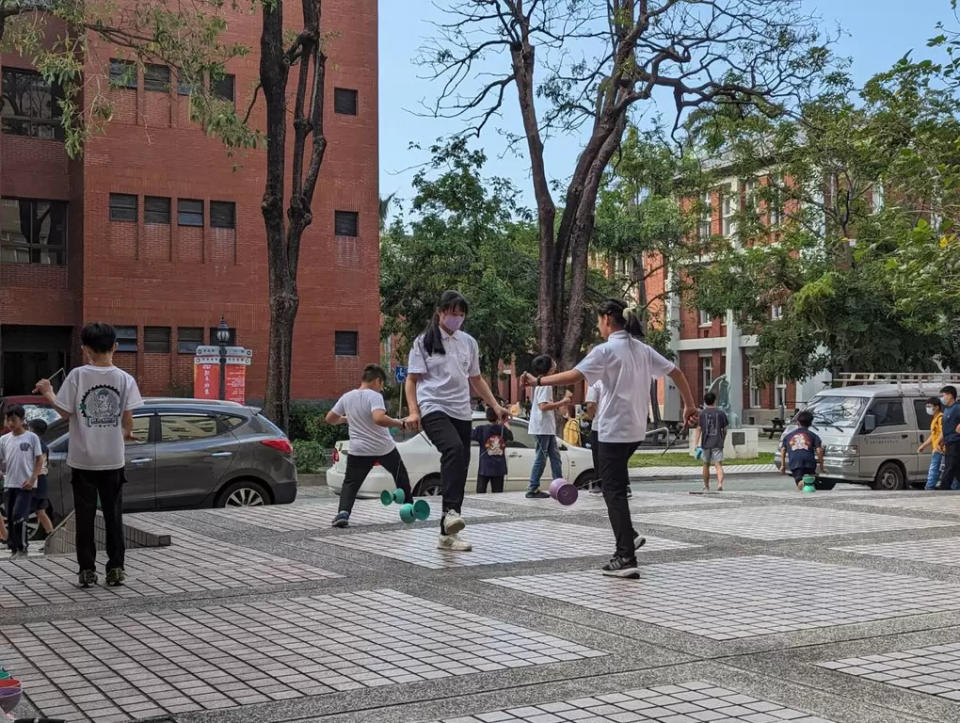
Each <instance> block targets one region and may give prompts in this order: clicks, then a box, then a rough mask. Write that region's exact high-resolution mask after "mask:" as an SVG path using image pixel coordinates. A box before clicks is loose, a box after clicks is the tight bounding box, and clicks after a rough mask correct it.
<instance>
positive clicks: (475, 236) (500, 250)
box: [380, 139, 537, 379]
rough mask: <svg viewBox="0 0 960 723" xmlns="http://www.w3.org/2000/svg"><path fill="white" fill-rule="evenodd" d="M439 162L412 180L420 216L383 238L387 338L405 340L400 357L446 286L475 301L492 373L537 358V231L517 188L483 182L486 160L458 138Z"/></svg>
mask: <svg viewBox="0 0 960 723" xmlns="http://www.w3.org/2000/svg"><path fill="white" fill-rule="evenodd" d="M431 152H432V155H433V160H432V162H431V163H430V165H429V167H428V168H427V169H424V170H421V171H420V172H419V173H417V175H416V177H415V178H414V180H413V187H414V189H415V191H416V195H415V197H414V199H413V203H412V210H413V212H414V213H415V214H416V219H415V220H414V221H413V222H412V223H411V224H410V226H409V228H407V227H405V225H404V223H403V220H402V219H397V220H396V221H395V222H394V223H393V225H392V226H391V227H390V228H389V229H388V231H387V233H386V234H384V236H383V238H382V241H381V253H380V257H381V259H380V293H381V297H382V311H383V315H384V323H383V334H384V337H385V338H386V337H389V336H391V335H396V336H398V337H399V347H398V349H397V351H398V353H399V354H400V356H401V357H403V356H405V354H406V353H407V351H409V348H410V344H411V343H412V342H413V340H414V338H416V336H417V335H418V334H419V333H420V332H421V331H422V329H423V327H424V324H425V323H426V321H427V320H428V319H430V318H431V317H432V316H433V312H434V308H435V306H436V303H437V299H438V298H439V297H440V294H441V293H442V292H443V291H444V290H445V289H458V290H460V291H461V293H463V295H464V296H465V297H466V298H467V300H468V301H469V302H470V314H469V316H468V319H467V324H466V329H467V331H469V332H470V334H472V335H473V336H474V337H475V338H476V339H477V343H478V345H479V347H480V355H481V363H482V365H483V370H484V372H485V373H486V374H487V375H488V376H489V377H490V378H491V379H496V376H497V372H498V368H499V362H500V361H501V360H505V361H510V360H511V359H512V358H514V357H515V356H517V355H520V354H524V353H526V352H528V351H529V350H530V349H531V347H532V345H533V340H534V316H535V313H536V303H537V301H536V300H537V276H536V274H537V263H536V250H537V244H536V233H535V230H534V229H533V228H532V227H531V224H530V222H529V219H528V218H527V213H526V211H525V210H524V209H521V208H519V207H518V206H517V205H516V202H515V198H516V195H517V194H516V189H514V188H513V186H512V185H511V184H510V183H509V181H506V180H504V179H501V178H484V177H483V176H482V171H483V166H484V163H485V162H486V157H485V156H484V154H483V153H482V152H481V151H476V150H471V149H470V148H469V147H468V146H467V143H466V141H464V140H463V139H457V140H454V141H451V142H450V143H447V144H443V145H435V146H433V147H432V148H431Z"/></svg>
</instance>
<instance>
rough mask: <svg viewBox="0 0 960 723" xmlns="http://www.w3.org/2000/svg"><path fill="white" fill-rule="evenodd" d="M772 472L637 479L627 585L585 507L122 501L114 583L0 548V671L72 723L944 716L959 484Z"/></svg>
mask: <svg viewBox="0 0 960 723" xmlns="http://www.w3.org/2000/svg"><path fill="white" fill-rule="evenodd" d="M787 484H788V483H787V482H784V481H783V479H782V478H758V477H751V478H750V479H742V480H736V479H731V480H729V481H728V484H727V486H728V488H729V489H728V491H726V492H724V493H723V494H722V495H717V494H714V495H691V494H689V492H690V491H691V490H695V489H696V486H698V483H696V482H691V481H676V482H673V483H642V484H638V483H635V485H634V489H635V493H634V497H633V499H632V500H631V506H632V509H633V512H634V525H635V527H636V528H637V529H638V530H639V531H641V532H642V533H643V534H644V535H645V536H646V538H647V544H646V545H645V546H644V547H643V548H642V550H641V551H640V553H639V557H640V562H641V579H640V580H639V581H626V580H613V579H608V578H604V577H602V576H600V574H599V572H598V570H599V566H600V565H601V564H602V563H603V562H604V561H605V560H606V558H608V557H609V555H610V553H611V552H612V548H613V538H612V534H611V532H610V529H609V526H608V523H607V521H606V518H605V514H604V503H603V501H602V499H601V498H598V497H596V496H591V495H583V496H582V497H581V499H580V501H579V502H578V503H577V504H575V505H572V506H570V507H562V506H560V505H559V504H557V503H556V502H554V501H553V500H526V499H524V498H523V497H522V494H517V493H507V494H503V495H470V496H468V498H467V500H466V502H465V506H464V517H465V518H466V520H467V521H468V527H467V530H466V533H465V535H466V536H467V537H468V538H469V539H470V540H471V541H472V542H473V544H474V550H473V551H472V552H469V553H452V552H449V551H441V550H437V549H436V547H435V544H436V534H437V521H436V514H437V512H438V502H439V501H438V500H437V499H431V500H430V502H431V506H432V508H433V516H432V518H431V519H430V520H428V521H426V522H419V523H416V524H413V525H404V524H402V523H401V522H400V521H399V519H398V510H397V507H396V506H395V505H394V506H391V507H384V506H382V505H381V504H380V502H379V500H361V501H359V502H358V503H357V509H356V512H355V514H354V516H353V518H352V522H353V525H352V527H351V528H350V529H347V530H334V529H331V528H330V527H329V521H330V519H331V517H332V516H333V513H334V512H335V510H336V502H335V500H332V499H330V497H329V495H327V494H326V492H325V490H324V489H318V488H305V489H304V490H303V494H301V496H300V499H299V500H298V501H297V503H295V504H294V505H289V506H284V507H272V508H271V507H267V508H261V509H242V510H191V511H184V512H151V513H143V514H139V515H129V516H128V517H127V522H128V524H130V525H132V526H135V527H137V528H139V529H141V530H143V531H146V532H150V533H164V534H168V535H169V536H170V539H171V545H170V546H169V547H162V548H141V549H132V550H129V551H128V558H127V570H128V583H127V585H126V586H124V587H121V588H107V587H103V586H102V585H101V586H97V587H94V588H90V589H88V590H83V589H80V588H78V587H77V586H76V585H75V584H74V581H75V569H76V567H75V562H74V561H73V560H72V559H71V558H70V557H62V556H45V557H44V556H40V557H31V558H29V559H26V560H16V561H12V560H3V561H0V664H2V665H3V666H4V667H5V668H6V669H8V670H10V671H11V672H12V673H13V674H14V675H16V676H17V677H19V678H20V679H21V680H22V681H23V684H24V690H25V693H26V697H25V699H24V701H23V702H22V703H21V705H20V706H19V707H18V709H17V711H16V713H17V714H18V715H20V716H23V717H26V716H39V715H46V716H51V717H59V718H63V719H65V720H68V721H71V722H72V721H94V722H96V723H102V722H110V721H134V720H145V721H158V722H159V721H163V722H166V723H172V722H174V721H176V722H177V723H193V722H200V721H204V722H207V721H209V722H211V723H219V722H223V723H241V722H242V723H247V722H248V721H277V722H280V721H304V722H306V721H324V722H329V723H347V722H348V721H349V722H356V723H359V722H363V723H376V722H379V721H383V722H384V723H401V722H408V723H499V722H500V721H503V722H511V721H523V722H525V723H565V722H566V721H580V722H589V723H599V722H611V723H631V722H649V723H699V722H712V721H717V722H723V723H777V722H778V721H794V722H796V723H854V722H859V721H863V722H869V723H874V722H880V723H884V722H889V723H900V722H901V721H902V722H907V723H910V722H912V721H931V722H933V721H937V722H941V721H960V624H958V623H957V620H958V612H960V562H958V560H960V494H951V493H924V492H903V493H879V492H873V491H870V490H864V489H850V488H841V489H837V490H836V491H835V492H818V493H815V494H812V495H801V494H799V493H794V492H793V491H792V490H790V489H784V485H787ZM101 573H102V569H101Z"/></svg>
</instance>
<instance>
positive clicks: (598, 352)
mask: <svg viewBox="0 0 960 723" xmlns="http://www.w3.org/2000/svg"><path fill="white" fill-rule="evenodd" d="M597 330H598V331H599V332H600V336H602V337H603V338H604V339H605V340H606V343H605V344H599V345H597V346H596V347H594V349H593V350H592V351H591V352H590V353H589V354H587V356H586V357H585V358H584V359H583V360H582V361H581V362H580V363H579V364H577V365H576V367H575V368H574V369H571V370H570V371H565V372H560V373H559V374H549V375H547V376H544V377H540V378H539V379H536V380H535V383H536V385H537V386H572V385H575V384H579V383H581V382H582V381H583V380H586V382H587V383H588V384H595V383H596V382H598V381H599V382H602V383H603V395H602V396H601V398H600V403H599V410H598V415H597V416H598V422H597V424H596V425H595V426H596V428H597V438H598V440H599V442H600V455H599V461H600V478H601V479H602V480H603V497H604V501H605V502H606V503H607V514H608V516H609V518H610V525H611V527H612V528H613V532H614V536H615V537H616V552H615V554H614V556H613V558H612V559H611V560H610V562H609V563H607V564H606V565H604V566H603V569H602V572H603V574H604V575H607V576H611V577H622V578H629V579H637V578H639V577H640V571H639V570H638V569H637V555H636V550H637V548H638V547H640V546H641V545H643V543H644V542H645V540H644V539H643V538H642V537H640V536H638V535H637V533H636V531H635V530H634V528H633V521H632V520H631V518H630V505H629V502H628V501H627V489H628V488H629V486H630V475H629V470H628V463H629V461H630V457H631V455H632V454H633V453H634V451H636V449H637V447H638V446H639V445H640V443H641V442H643V440H644V439H645V438H646V436H647V412H648V410H649V408H650V383H651V381H653V380H654V379H657V378H659V377H663V376H669V377H670V378H671V379H672V380H673V381H674V383H675V384H676V385H677V388H678V389H679V391H680V395H681V396H682V398H683V405H684V409H683V419H684V421H685V422H686V423H687V424H688V425H689V426H691V427H692V426H694V425H695V424H696V422H697V417H698V412H697V408H696V403H695V402H694V399H693V393H692V392H691V391H690V385H689V384H688V383H687V378H686V377H685V376H684V374H683V372H682V371H680V369H678V368H677V367H676V366H675V365H674V363H673V362H671V361H670V360H668V359H666V358H665V357H663V356H662V355H660V354H659V353H658V352H656V351H655V350H654V349H652V348H651V347H649V346H647V345H646V344H644V343H643V342H642V341H640V340H639V339H640V338H641V337H642V336H643V323H642V320H641V316H640V312H639V311H638V310H637V308H636V307H635V306H628V305H627V304H625V303H624V302H622V301H619V300H617V299H608V300H607V301H604V302H603V303H602V304H600V306H599V307H598V308H597Z"/></svg>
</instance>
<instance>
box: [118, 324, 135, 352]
mask: <svg viewBox="0 0 960 723" xmlns="http://www.w3.org/2000/svg"><path fill="white" fill-rule="evenodd" d="M114 331H116V332H117V351H131V352H136V351H137V327H135V326H115V327H114Z"/></svg>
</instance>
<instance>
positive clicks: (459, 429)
mask: <svg viewBox="0 0 960 723" xmlns="http://www.w3.org/2000/svg"><path fill="white" fill-rule="evenodd" d="M420 424H421V426H423V431H424V432H426V434H427V437H428V438H429V439H430V441H431V442H432V443H433V446H434V447H436V448H437V449H438V450H439V451H440V478H441V481H442V483H443V513H442V514H441V515H440V533H441V534H446V530H445V529H444V526H443V515H445V514H446V513H447V511H448V510H455V511H456V512H460V508H461V507H462V505H463V490H464V488H465V487H466V486H467V467H469V466H470V441H471V440H470V432H471V430H472V428H473V424H472V423H471V422H470V420H469V419H454V418H453V417H450V416H449V415H446V414H444V413H443V412H431V413H430V414H428V415H427V416H425V417H424V418H423V419H421V420H420Z"/></svg>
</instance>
